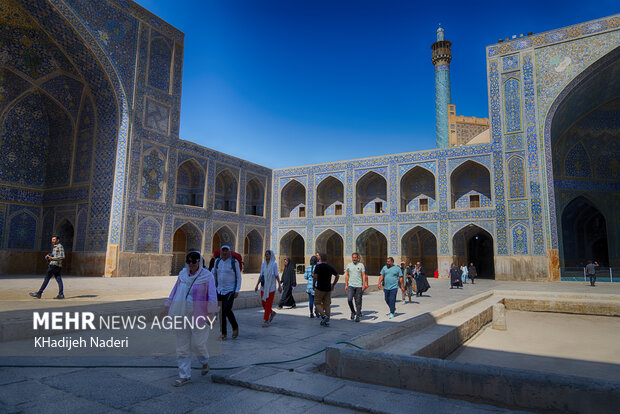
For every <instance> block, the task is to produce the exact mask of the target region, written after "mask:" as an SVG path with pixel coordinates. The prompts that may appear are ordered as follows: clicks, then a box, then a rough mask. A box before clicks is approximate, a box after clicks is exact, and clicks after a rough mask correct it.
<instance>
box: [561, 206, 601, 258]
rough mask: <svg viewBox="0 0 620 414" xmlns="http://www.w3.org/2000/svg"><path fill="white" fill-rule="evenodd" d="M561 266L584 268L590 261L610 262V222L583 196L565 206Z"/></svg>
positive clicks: (562, 219)
mask: <svg viewBox="0 0 620 414" xmlns="http://www.w3.org/2000/svg"><path fill="white" fill-rule="evenodd" d="M561 226H562V227H561V229H562V233H561V241H562V243H561V245H560V266H563V267H572V266H579V267H583V266H585V264H586V263H587V262H588V260H596V261H598V262H599V263H600V264H601V265H603V266H607V265H609V263H610V262H609V259H610V254H609V244H610V243H609V238H608V225H607V218H606V217H605V214H604V213H603V212H602V210H601V209H599V208H598V207H597V205H596V203H594V202H592V200H591V199H590V198H589V197H587V196H584V195H580V196H577V197H575V198H573V199H572V200H571V201H570V202H568V203H567V204H566V206H565V207H564V208H563V209H562V216H561Z"/></svg>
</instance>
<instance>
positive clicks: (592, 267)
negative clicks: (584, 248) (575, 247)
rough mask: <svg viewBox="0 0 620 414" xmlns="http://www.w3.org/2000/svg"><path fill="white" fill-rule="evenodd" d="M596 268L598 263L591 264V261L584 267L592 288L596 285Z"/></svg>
mask: <svg viewBox="0 0 620 414" xmlns="http://www.w3.org/2000/svg"><path fill="white" fill-rule="evenodd" d="M597 267H598V262H596V261H595V262H592V260H588V264H587V265H586V275H588V277H589V278H590V286H592V287H594V285H595V284H596V268H597Z"/></svg>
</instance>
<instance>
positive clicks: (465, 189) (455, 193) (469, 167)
mask: <svg viewBox="0 0 620 414" xmlns="http://www.w3.org/2000/svg"><path fill="white" fill-rule="evenodd" d="M450 190H451V206H452V208H453V209H457V208H458V209H461V208H479V207H490V206H491V175H490V174H489V170H487V169H486V167H484V166H482V165H481V164H478V163H477V162H474V161H471V160H469V161H465V162H464V163H463V164H461V165H459V166H458V167H457V168H455V169H454V171H452V174H451V175H450Z"/></svg>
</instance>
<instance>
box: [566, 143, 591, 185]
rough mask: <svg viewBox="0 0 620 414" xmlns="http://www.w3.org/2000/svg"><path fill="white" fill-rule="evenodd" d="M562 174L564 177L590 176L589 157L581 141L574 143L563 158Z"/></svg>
mask: <svg viewBox="0 0 620 414" xmlns="http://www.w3.org/2000/svg"><path fill="white" fill-rule="evenodd" d="M564 175H565V176H566V177H579V178H588V177H590V176H592V168H591V167H590V157H589V156H588V153H587V151H586V149H585V148H584V147H583V144H582V143H581V142H578V143H576V144H575V145H574V146H573V147H572V148H571V149H570V151H568V155H566V158H565V159H564Z"/></svg>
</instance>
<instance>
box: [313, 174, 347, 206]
mask: <svg viewBox="0 0 620 414" xmlns="http://www.w3.org/2000/svg"><path fill="white" fill-rule="evenodd" d="M343 208H344V185H343V184H342V182H341V181H340V180H338V179H336V178H334V177H332V176H329V177H327V178H326V179H324V180H323V181H321V183H320V184H319V185H318V187H317V188H316V215H317V216H341V215H342V214H343Z"/></svg>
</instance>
